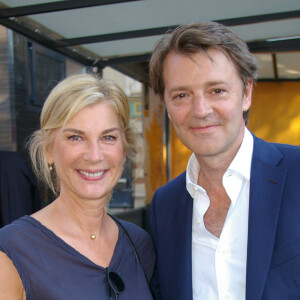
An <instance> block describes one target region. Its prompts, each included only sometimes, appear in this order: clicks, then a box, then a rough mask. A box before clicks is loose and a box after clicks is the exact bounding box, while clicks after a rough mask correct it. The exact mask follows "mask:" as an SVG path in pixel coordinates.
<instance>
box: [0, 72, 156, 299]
mask: <svg viewBox="0 0 300 300" xmlns="http://www.w3.org/2000/svg"><path fill="white" fill-rule="evenodd" d="M134 143H135V134H134V133H133V131H132V129H131V128H130V126H129V106H128V102H127V99H126V96H125V95H124V93H123V92H122V90H121V89H120V88H119V87H117V86H116V85H114V84H113V83H109V82H106V81H104V80H103V79H98V78H97V77H95V76H92V75H87V74H85V75H75V76H72V77H69V78H67V79H65V80H63V81H62V82H61V83H59V84H58V85H57V86H56V87H55V88H54V89H53V91H52V92H51V93H50V95H49V97H48V98H47V100H46V102H45V104H44V107H43V110H42V114H41V129H40V130H38V131H36V132H35V133H34V134H33V136H32V138H31V140H30V155H31V159H32V162H33V167H34V170H35V172H36V174H37V177H38V178H39V179H42V180H43V181H44V182H45V183H47V184H48V186H49V187H50V188H51V189H52V190H53V191H54V192H55V193H56V194H57V198H56V200H54V201H53V202H52V203H51V204H49V205H48V206H46V207H45V208H43V209H42V210H40V211H38V212H37V213H35V214H33V215H32V216H25V217H23V218H21V219H19V220H17V221H15V222H13V223H12V224H11V225H8V226H6V227H4V228H3V229H1V230H0V250H1V251H0V265H1V268H0V299H1V300H2V299H3V300H4V299H5V300H10V299H13V300H15V299H27V300H28V299H34V300H37V299H43V300H47V299H49V300H50V299H53V300H54V299H55V300H59V299H61V300H67V299H72V300H75V299H80V300H83V299H84V300H93V299H95V300H96V299H97V300H99V299H120V300H122V299H124V300H125V299H128V300H132V299H139V300H140V299H145V300H148V299H149V300H150V299H152V297H151V294H150V292H149V289H148V284H147V283H148V282H149V279H150V277H151V275H152V272H153V265H154V260H155V254H154V250H153V246H152V243H151V240H150V237H149V235H148V234H147V233H145V232H144V231H143V230H142V229H140V228H139V227H137V226H135V225H133V224H131V223H127V222H125V221H118V220H117V219H116V218H113V217H112V216H110V215H108V214H107V212H106V205H107V203H108V200H109V198H110V195H111V192H112V189H113V187H114V186H115V184H116V183H117V181H118V179H119V177H120V176H121V173H122V169H123V165H124V162H125V159H126V155H128V156H130V155H132V154H133V145H134Z"/></svg>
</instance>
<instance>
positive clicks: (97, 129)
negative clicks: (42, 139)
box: [48, 102, 126, 200]
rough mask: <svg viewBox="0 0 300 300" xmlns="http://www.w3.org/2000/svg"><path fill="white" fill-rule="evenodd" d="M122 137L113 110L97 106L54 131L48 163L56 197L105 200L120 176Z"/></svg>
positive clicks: (123, 157) (90, 107) (108, 107)
mask: <svg viewBox="0 0 300 300" xmlns="http://www.w3.org/2000/svg"><path fill="white" fill-rule="evenodd" d="M125 158H126V155H125V150H124V134H123V130H122V128H121V125H120V121H119V118H118V116H117V114H116V113H115V111H114V110H113V108H112V107H111V106H110V105H109V104H107V103H105V102H102V103H97V104H94V105H92V106H89V107H85V108H83V109H82V110H81V111H79V112H78V113H77V114H76V115H75V116H74V117H73V118H72V119H71V120H70V121H69V122H68V123H67V124H66V126H65V127H64V128H58V129H56V130H55V131H54V139H53V144H52V148H51V149H50V150H49V151H48V162H49V163H54V166H55V171H56V173H57V176H58V178H59V182H60V197H68V198H70V197H71V198H72V199H75V198H77V199H79V200H81V199H88V200H100V199H101V200H105V199H106V197H107V195H108V193H109V192H110V191H111V190H112V189H113V187H114V186H115V185H116V183H117V181H118V179H119V177H120V176H121V173H122V170H123V165H124V162H125Z"/></svg>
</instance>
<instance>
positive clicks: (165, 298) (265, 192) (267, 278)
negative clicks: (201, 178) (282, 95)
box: [151, 136, 300, 300]
mask: <svg viewBox="0 0 300 300" xmlns="http://www.w3.org/2000/svg"><path fill="white" fill-rule="evenodd" d="M185 176H186V174H185V172H184V173H182V174H181V175H179V176H178V177H177V178H175V179H174V180H172V181H171V182H169V183H168V184H166V185H165V186H163V187H161V188H159V189H158V190H157V191H156V193H155V195H154V197H153V200H152V204H151V230H152V235H153V240H154V244H155V248H156V252H157V266H156V271H155V275H154V277H153V279H152V284H151V288H152V291H153V293H154V294H155V295H156V297H157V299H161V300H175V299H176V300H191V299H193V293H192V257H191V252H192V210H193V199H192V198H191V196H190V195H189V193H188V192H187V190H186V180H185ZM249 201H250V202H249V228H248V252H247V271H246V272H247V273H246V300H296V299H297V300H299V299H300V147H297V146H291V145H283V144H271V143H267V142H265V141H263V140H261V139H259V138H257V137H255V136H254V149H253V158H252V164H251V177H250V199H249ZM207 300H209V299H207Z"/></svg>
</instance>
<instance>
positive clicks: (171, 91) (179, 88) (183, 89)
mask: <svg viewBox="0 0 300 300" xmlns="http://www.w3.org/2000/svg"><path fill="white" fill-rule="evenodd" d="M186 90H190V87H188V86H186V85H182V86H176V87H174V88H171V89H170V90H169V91H168V95H169V96H170V95H171V94H172V93H174V92H179V91H186Z"/></svg>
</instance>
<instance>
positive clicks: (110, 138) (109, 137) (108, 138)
mask: <svg viewBox="0 0 300 300" xmlns="http://www.w3.org/2000/svg"><path fill="white" fill-rule="evenodd" d="M103 140H104V141H105V142H114V141H116V140H117V137H115V136H113V135H105V136H104V137H103Z"/></svg>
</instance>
